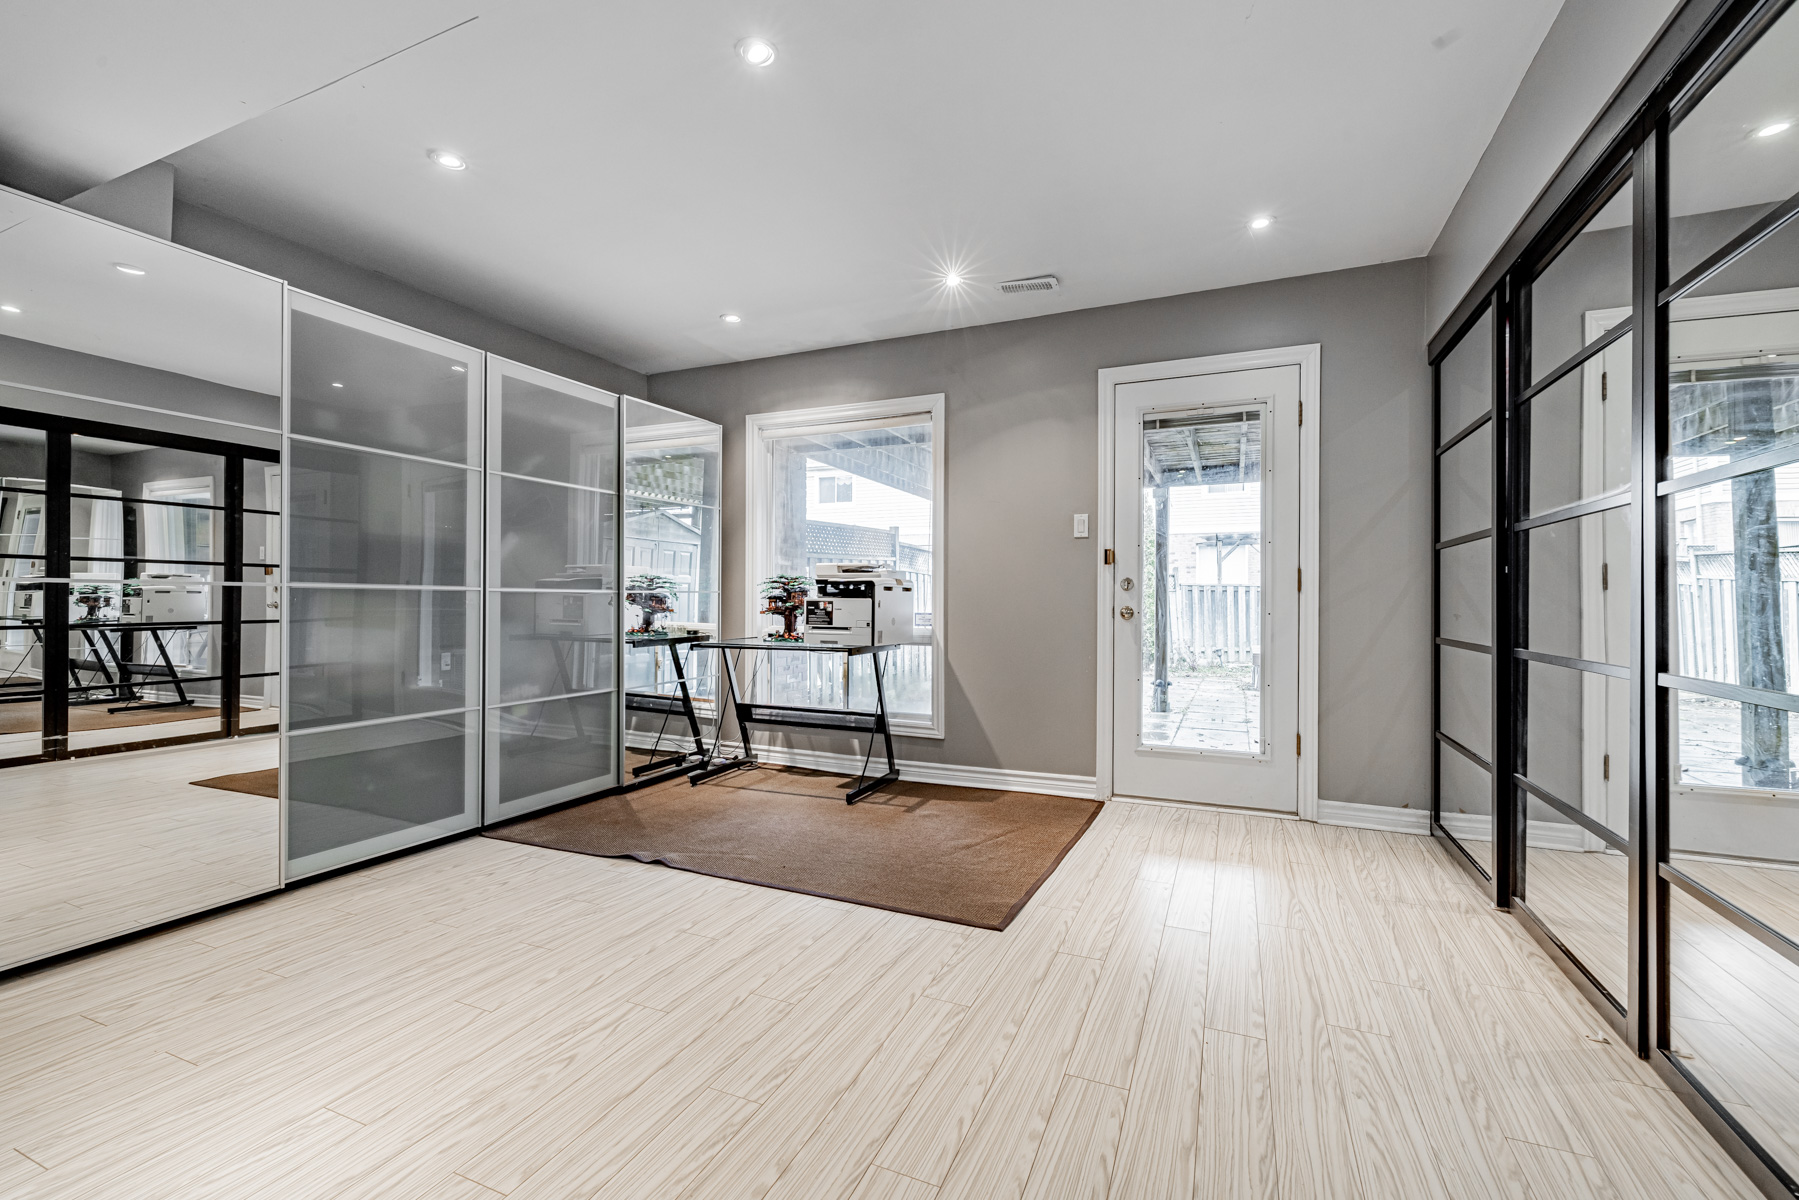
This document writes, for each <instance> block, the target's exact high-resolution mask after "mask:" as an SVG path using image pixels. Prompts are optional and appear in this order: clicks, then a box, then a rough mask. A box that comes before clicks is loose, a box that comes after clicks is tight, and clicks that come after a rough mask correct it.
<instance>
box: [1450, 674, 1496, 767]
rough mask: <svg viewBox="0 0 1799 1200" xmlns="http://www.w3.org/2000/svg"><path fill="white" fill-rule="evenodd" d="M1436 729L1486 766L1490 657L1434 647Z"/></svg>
mask: <svg viewBox="0 0 1799 1200" xmlns="http://www.w3.org/2000/svg"><path fill="white" fill-rule="evenodd" d="M1437 687H1438V713H1437V726H1438V728H1439V729H1441V730H1442V731H1443V732H1444V733H1446V734H1448V735H1449V736H1450V737H1452V738H1454V739H1455V740H1456V741H1458V742H1460V743H1461V744H1462V745H1464V746H1466V747H1467V748H1468V749H1470V750H1472V751H1474V752H1475V753H1476V754H1478V755H1480V756H1481V757H1482V758H1484V759H1486V760H1487V761H1488V762H1491V761H1492V758H1493V719H1492V718H1493V657H1492V655H1490V654H1476V653H1475V652H1474V651H1472V650H1462V649H1460V648H1458V647H1455V646H1438V647H1437Z"/></svg>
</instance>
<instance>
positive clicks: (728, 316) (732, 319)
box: [718, 313, 743, 325]
mask: <svg viewBox="0 0 1799 1200" xmlns="http://www.w3.org/2000/svg"><path fill="white" fill-rule="evenodd" d="M718 319H719V320H721V321H723V322H724V323H725V324H727V325H740V324H742V323H743V318H742V317H740V316H738V315H737V314H736V313H720V314H719V316H718Z"/></svg>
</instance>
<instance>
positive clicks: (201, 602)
mask: <svg viewBox="0 0 1799 1200" xmlns="http://www.w3.org/2000/svg"><path fill="white" fill-rule="evenodd" d="M138 586H139V587H141V588H142V589H143V593H144V594H143V597H142V600H141V603H139V604H138V605H137V609H138V611H137V612H136V613H134V614H126V615H121V616H120V618H119V619H120V620H121V621H122V622H129V621H156V622H165V623H167V624H171V625H187V624H199V623H200V622H202V621H204V620H206V610H207V607H208V605H207V600H208V599H209V597H208V596H207V592H208V590H209V589H208V585H207V582H206V580H205V579H203V578H202V577H201V576H198V575H180V574H157V575H145V576H143V577H142V578H141V579H139V580H138Z"/></svg>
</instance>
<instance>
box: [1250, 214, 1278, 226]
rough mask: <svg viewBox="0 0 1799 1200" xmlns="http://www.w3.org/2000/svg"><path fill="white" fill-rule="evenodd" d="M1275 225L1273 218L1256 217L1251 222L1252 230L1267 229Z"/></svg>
mask: <svg viewBox="0 0 1799 1200" xmlns="http://www.w3.org/2000/svg"><path fill="white" fill-rule="evenodd" d="M1272 224H1274V218H1273V217H1255V218H1253V219H1252V220H1251V221H1250V222H1249V227H1250V228H1251V229H1266V228H1268V227H1269V226H1270V225H1272Z"/></svg>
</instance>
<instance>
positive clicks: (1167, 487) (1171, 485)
mask: <svg viewBox="0 0 1799 1200" xmlns="http://www.w3.org/2000/svg"><path fill="white" fill-rule="evenodd" d="M1264 412H1265V410H1264V409H1262V408H1260V407H1256V408H1246V409H1238V410H1234V411H1228V412H1207V413H1203V414H1197V415H1193V416H1185V417H1164V418H1161V419H1146V420H1145V421H1144V422H1143V433H1142V439H1143V440H1142V450H1143V474H1142V526H1141V539H1142V545H1143V579H1142V580H1141V581H1139V584H1140V586H1138V588H1137V589H1136V590H1135V592H1134V593H1127V595H1126V596H1125V600H1124V603H1126V604H1129V603H1131V597H1132V595H1134V596H1135V597H1136V607H1137V609H1138V614H1137V619H1138V621H1139V622H1141V626H1140V628H1141V634H1140V636H1141V645H1142V654H1143V658H1142V711H1141V720H1140V722H1139V726H1138V728H1139V730H1140V733H1139V738H1140V741H1141V744H1143V745H1145V746H1162V747H1175V748H1180V749H1185V750H1215V751H1230V752H1235V753H1239V754H1260V753H1262V751H1263V750H1264V748H1265V742H1264V734H1263V721H1264V697H1263V693H1264V692H1265V690H1266V689H1265V688H1264V686H1263V681H1262V628H1263V619H1262V617H1263V605H1262V524H1263V519H1264V514H1263V511H1262V421H1263V417H1264Z"/></svg>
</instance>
